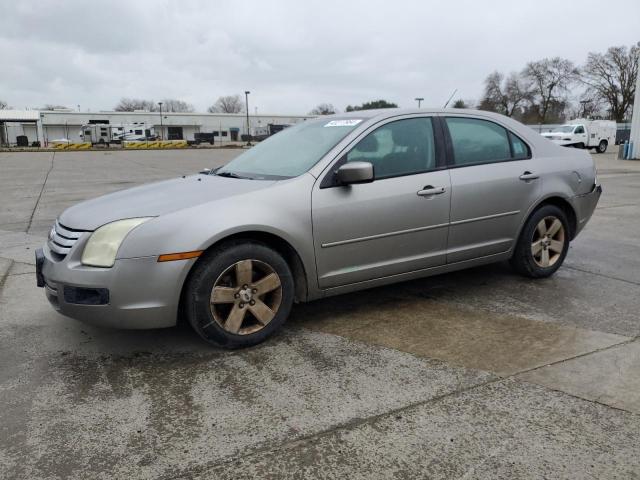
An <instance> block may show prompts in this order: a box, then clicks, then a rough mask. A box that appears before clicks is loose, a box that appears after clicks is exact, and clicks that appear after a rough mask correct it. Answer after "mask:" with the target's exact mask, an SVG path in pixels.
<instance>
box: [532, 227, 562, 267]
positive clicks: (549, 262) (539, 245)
mask: <svg viewBox="0 0 640 480" xmlns="http://www.w3.org/2000/svg"><path fill="white" fill-rule="evenodd" d="M564 244H565V231H564V226H563V225H562V222H561V221H560V219H558V218H557V217H552V216H550V217H544V218H543V219H542V220H540V222H538V225H537V226H536V229H535V230H534V232H533V239H532V242H531V254H532V255H533V261H534V262H536V264H537V265H538V266H539V267H542V268H548V267H552V266H553V265H555V263H556V262H557V261H558V260H559V259H560V257H561V256H562V252H563V250H564Z"/></svg>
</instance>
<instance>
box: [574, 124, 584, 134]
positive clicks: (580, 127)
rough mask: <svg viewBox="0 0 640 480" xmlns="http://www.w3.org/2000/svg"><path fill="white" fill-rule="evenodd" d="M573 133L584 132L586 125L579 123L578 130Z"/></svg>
mask: <svg viewBox="0 0 640 480" xmlns="http://www.w3.org/2000/svg"><path fill="white" fill-rule="evenodd" d="M573 133H584V127H583V126H582V125H578V126H577V127H576V131H575V132H573Z"/></svg>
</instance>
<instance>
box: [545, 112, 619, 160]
mask: <svg viewBox="0 0 640 480" xmlns="http://www.w3.org/2000/svg"><path fill="white" fill-rule="evenodd" d="M541 135H542V136H543V137H545V138H548V139H549V140H551V141H552V142H553V143H556V144H558V145H562V146H563V147H576V148H590V149H591V148H593V149H595V150H596V151H597V152H598V153H604V152H606V151H607V147H608V146H609V145H614V144H615V141H616V122H613V121H611V120H587V119H584V118H578V119H576V120H571V121H570V122H568V123H567V124H566V125H561V126H559V127H556V128H554V129H553V130H552V131H550V132H545V133H542V134H541Z"/></svg>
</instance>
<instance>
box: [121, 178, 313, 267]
mask: <svg viewBox="0 0 640 480" xmlns="http://www.w3.org/2000/svg"><path fill="white" fill-rule="evenodd" d="M314 181H315V179H314V178H313V177H312V176H311V175H308V174H305V175H302V176H300V177H297V178H294V179H290V180H285V181H282V182H278V183H277V184H276V185H273V186H272V187H270V188H266V189H262V190H259V191H255V192H249V193H246V194H241V195H236V196H233V197H229V198H224V199H220V200H216V201H213V202H208V203H204V204H201V205H197V206H194V207H189V208H185V209H182V210H179V211H177V212H173V213H169V214H166V215H161V216H159V217H156V218H154V219H152V220H149V221H148V222H145V223H144V224H142V225H140V226H139V227H137V228H135V229H134V230H133V231H132V232H131V233H130V234H129V235H128V236H127V238H126V239H125V240H124V242H123V244H122V245H121V247H120V249H119V251H118V255H117V257H118V258H136V257H146V256H158V255H162V254H167V253H179V252H189V251H194V250H206V249H208V248H209V247H211V246H212V245H214V244H215V243H218V242H219V241H221V240H223V239H225V238H227V237H229V236H231V235H235V234H238V233H245V232H262V233H269V234H272V235H276V236H278V237H280V238H281V239H283V240H285V241H286V242H288V243H289V244H290V245H291V246H292V247H293V248H294V249H295V250H296V252H297V253H298V256H299V257H300V259H301V261H302V262H303V265H304V268H305V271H306V272H307V276H308V277H309V278H315V271H316V270H315V254H314V250H313V238H312V226H311V187H312V185H313V182H314Z"/></svg>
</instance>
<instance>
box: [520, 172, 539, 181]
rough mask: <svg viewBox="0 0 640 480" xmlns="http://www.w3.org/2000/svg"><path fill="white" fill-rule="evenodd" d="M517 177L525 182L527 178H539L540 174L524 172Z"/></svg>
mask: <svg viewBox="0 0 640 480" xmlns="http://www.w3.org/2000/svg"><path fill="white" fill-rule="evenodd" d="M519 178H520V180H523V181H525V182H527V181H529V180H537V179H538V178H540V175H538V174H537V173H531V172H524V173H523V174H522V175H520V177H519Z"/></svg>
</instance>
